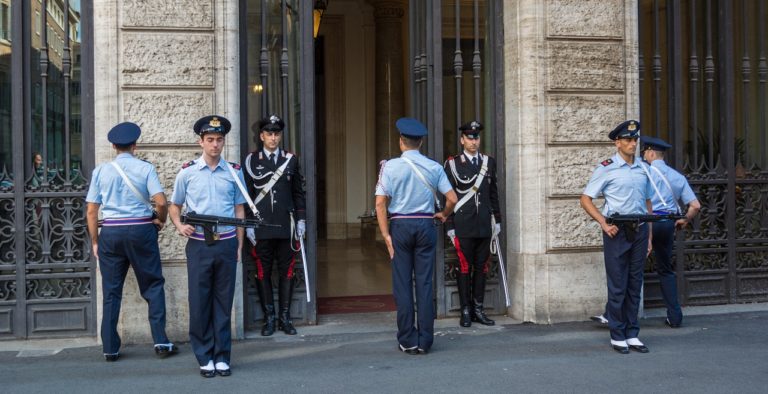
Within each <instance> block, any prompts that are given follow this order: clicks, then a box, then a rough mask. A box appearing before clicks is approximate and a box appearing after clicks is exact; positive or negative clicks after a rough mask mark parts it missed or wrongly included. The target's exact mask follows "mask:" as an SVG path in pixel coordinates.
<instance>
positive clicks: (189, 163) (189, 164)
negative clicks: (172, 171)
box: [181, 160, 195, 169]
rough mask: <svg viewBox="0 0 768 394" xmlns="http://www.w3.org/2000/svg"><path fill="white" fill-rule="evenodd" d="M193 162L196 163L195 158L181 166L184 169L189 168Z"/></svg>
mask: <svg viewBox="0 0 768 394" xmlns="http://www.w3.org/2000/svg"><path fill="white" fill-rule="evenodd" d="M192 164H195V161H194V160H190V161H188V162H186V163H184V164H182V165H181V168H182V169H184V168H187V167H189V166H191V165H192Z"/></svg>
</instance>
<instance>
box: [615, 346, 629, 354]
mask: <svg viewBox="0 0 768 394" xmlns="http://www.w3.org/2000/svg"><path fill="white" fill-rule="evenodd" d="M611 347H613V350H615V351H617V352H619V353H621V354H629V348H628V347H626V346H619V345H611Z"/></svg>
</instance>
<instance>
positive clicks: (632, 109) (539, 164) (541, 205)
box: [504, 0, 639, 340]
mask: <svg viewBox="0 0 768 394" xmlns="http://www.w3.org/2000/svg"><path fill="white" fill-rule="evenodd" d="M585 21H586V22H585ZM637 56H638V55H637V0H584V1H569V0H549V1H546V2H541V1H538V0H520V1H518V2H516V5H515V6H514V7H504V60H505V61H504V63H505V64H504V66H505V80H504V89H505V94H504V99H505V101H506V102H505V114H504V115H505V121H506V127H505V130H506V136H505V137H506V138H505V142H506V146H505V151H506V152H505V155H506V160H505V164H506V166H507V167H506V168H507V177H506V178H507V179H506V182H507V184H506V185H504V187H505V189H506V191H507V193H506V206H507V218H506V221H507V226H506V228H507V233H506V234H504V235H505V236H506V237H507V253H506V254H507V270H508V273H509V283H510V288H511V290H512V306H511V307H510V309H509V312H510V314H511V316H512V317H514V318H516V319H520V320H523V321H531V322H536V323H551V322H559V321H572V320H586V319H587V318H588V316H590V315H594V314H597V313H600V312H602V311H603V308H604V305H605V298H606V284H605V269H604V265H603V255H602V251H601V250H602V236H601V231H600V227H599V226H598V225H597V224H596V223H595V222H594V221H592V220H591V219H590V218H589V217H588V216H587V214H586V213H585V212H584V211H583V210H582V209H581V207H580V206H579V197H580V195H581V193H582V192H583V190H584V187H585V186H586V184H587V181H588V180H589V177H590V175H591V173H592V170H593V169H594V168H595V167H596V166H597V165H599V163H600V162H601V161H602V160H604V159H606V158H608V157H610V156H611V155H612V154H613V153H614V152H615V150H616V148H615V147H614V146H613V145H612V144H611V142H610V141H609V140H608V137H607V135H608V132H609V131H610V130H611V129H612V128H613V127H614V126H615V125H616V124H618V123H619V122H621V121H623V120H625V119H627V118H636V117H637V114H638V110H639V108H638V107H639V105H638V104H639V103H638V100H637V97H638V96H639V94H638V86H637V80H638V74H637ZM596 203H597V205H598V206H600V205H602V203H601V202H600V201H596ZM606 340H607V338H606Z"/></svg>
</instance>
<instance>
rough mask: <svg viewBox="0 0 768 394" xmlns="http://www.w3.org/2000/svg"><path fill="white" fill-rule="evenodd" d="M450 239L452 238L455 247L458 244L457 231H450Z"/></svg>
mask: <svg viewBox="0 0 768 394" xmlns="http://www.w3.org/2000/svg"><path fill="white" fill-rule="evenodd" d="M448 238H450V239H451V243H452V244H454V245H455V244H456V241H455V239H456V230H453V229H451V230H448Z"/></svg>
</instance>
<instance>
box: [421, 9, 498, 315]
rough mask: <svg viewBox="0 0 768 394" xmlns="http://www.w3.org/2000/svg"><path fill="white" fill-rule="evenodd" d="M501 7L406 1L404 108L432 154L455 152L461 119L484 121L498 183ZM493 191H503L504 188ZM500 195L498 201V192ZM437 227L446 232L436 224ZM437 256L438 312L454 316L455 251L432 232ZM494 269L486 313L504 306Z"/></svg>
mask: <svg viewBox="0 0 768 394" xmlns="http://www.w3.org/2000/svg"><path fill="white" fill-rule="evenodd" d="M501 11H502V1H493V0H472V1H461V0H449V1H440V0H425V1H410V2H409V13H410V16H409V22H410V26H409V31H410V36H409V64H410V67H409V71H410V97H411V100H410V102H411V107H410V114H409V115H410V116H413V117H415V118H417V119H420V120H422V121H423V122H424V123H425V124H426V126H427V129H428V130H429V134H428V137H427V141H426V144H425V146H426V154H427V155H428V156H429V157H432V158H434V159H436V160H438V161H442V160H444V159H446V158H447V157H448V156H449V155H454V154H456V153H457V152H460V151H461V146H460V145H459V142H458V141H459V131H458V128H459V126H460V125H461V124H463V123H465V122H468V121H470V120H480V121H481V122H483V123H484V125H485V131H484V132H483V140H482V141H483V146H482V147H481V151H482V152H485V153H488V154H491V155H492V156H494V157H495V158H496V160H497V163H498V164H497V168H498V171H499V174H498V177H499V179H498V181H499V184H501V185H503V184H504V176H505V174H504V164H503V163H504V151H503V146H504V144H503V141H504V129H503V126H502V125H503V120H504V119H503V114H504V111H503V99H502V97H503V94H502V93H503V91H502V87H503V75H502V71H503V70H502V56H501V45H500V43H501V40H502V33H503V32H502V28H501V26H502V20H501V16H502V12H501ZM499 193H502V194H503V193H504V190H503V188H499ZM500 200H501V201H502V202H503V201H504V198H503V196H502V198H501V199H500ZM502 204H503V203H502ZM502 211H504V207H503V206H502ZM502 217H505V216H504V215H502ZM439 231H440V232H441V233H442V232H443V231H444V230H443V228H442V226H441V227H440V230H439ZM436 259H437V262H436V264H437V266H436V269H435V272H436V278H435V286H436V292H435V294H436V299H437V314H438V316H440V317H444V316H453V315H458V313H459V311H460V309H461V305H460V303H459V296H458V291H457V286H456V275H457V272H458V258H457V257H456V252H455V250H454V249H453V247H451V243H450V242H449V241H448V240H447V238H444V237H439V238H438V246H437V256H436ZM498 270H499V265H498V260H497V259H496V258H495V257H494V258H493V261H492V263H491V267H490V269H489V272H488V284H487V286H486V295H485V307H486V310H487V311H488V312H489V313H491V314H503V313H506V308H505V305H504V293H503V289H502V288H501V280H500V275H499V271H498Z"/></svg>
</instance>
